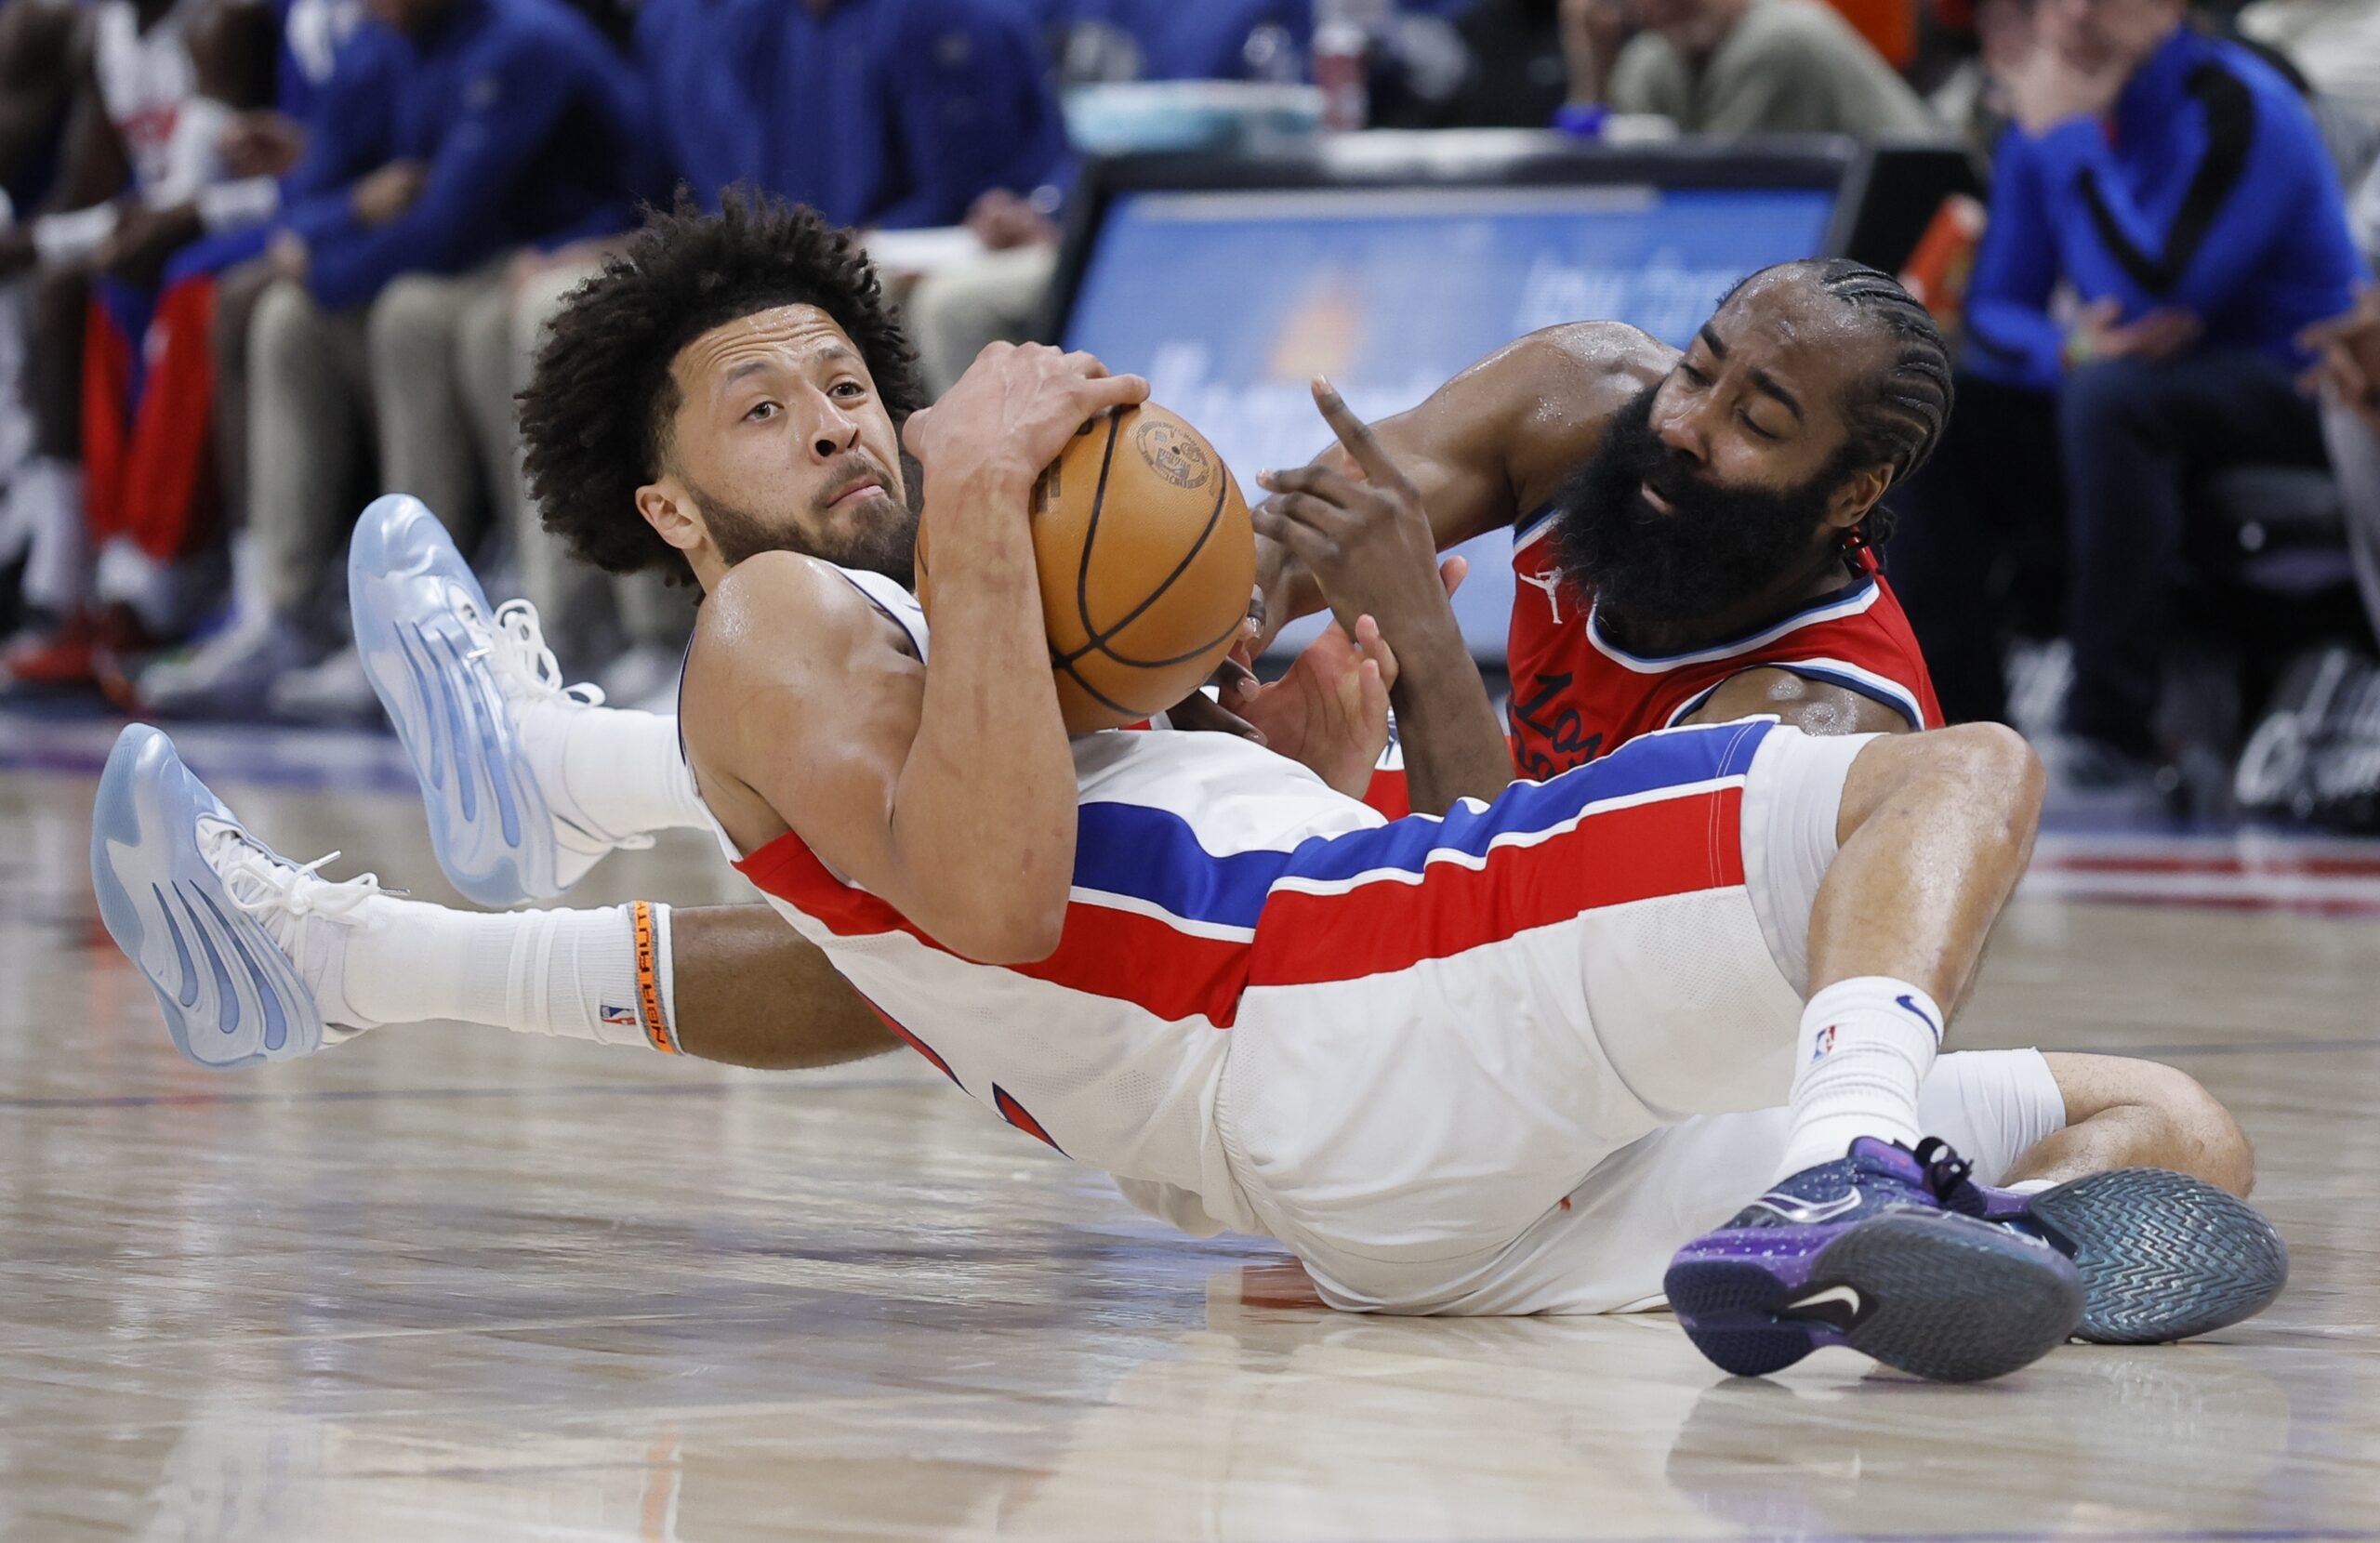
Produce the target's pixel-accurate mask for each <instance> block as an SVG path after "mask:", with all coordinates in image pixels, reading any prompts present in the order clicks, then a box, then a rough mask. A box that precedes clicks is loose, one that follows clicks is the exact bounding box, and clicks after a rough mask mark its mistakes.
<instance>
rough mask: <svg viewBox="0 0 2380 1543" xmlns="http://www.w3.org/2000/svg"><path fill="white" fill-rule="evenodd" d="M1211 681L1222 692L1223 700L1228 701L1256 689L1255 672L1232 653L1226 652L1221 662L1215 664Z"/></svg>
mask: <svg viewBox="0 0 2380 1543" xmlns="http://www.w3.org/2000/svg"><path fill="white" fill-rule="evenodd" d="M1211 683H1212V684H1213V686H1214V687H1215V689H1216V690H1217V691H1220V692H1223V700H1224V701H1226V702H1229V701H1231V700H1233V699H1234V698H1236V697H1241V696H1246V695H1248V694H1249V693H1250V692H1253V691H1255V690H1256V684H1257V682H1256V672H1255V671H1254V670H1252V669H1250V668H1249V667H1248V666H1247V665H1245V664H1243V663H1242V662H1241V661H1240V660H1239V659H1238V658H1236V656H1235V655H1234V654H1230V653H1226V654H1224V655H1223V663H1222V664H1220V665H1217V666H1215V673H1214V676H1213V677H1212V681H1211Z"/></svg>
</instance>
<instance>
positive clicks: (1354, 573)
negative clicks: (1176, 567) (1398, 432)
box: [1251, 376, 1448, 634]
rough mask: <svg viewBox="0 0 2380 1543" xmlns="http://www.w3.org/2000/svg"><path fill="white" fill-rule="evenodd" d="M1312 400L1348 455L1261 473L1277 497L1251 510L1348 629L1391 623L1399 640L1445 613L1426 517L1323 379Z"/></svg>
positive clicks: (1416, 495)
mask: <svg viewBox="0 0 2380 1543" xmlns="http://www.w3.org/2000/svg"><path fill="white" fill-rule="evenodd" d="M1314 401H1315V405H1316V406H1317V407H1319V408H1321V409H1322V416H1323V419H1324V421H1326V422H1328V423H1329V425H1330V429H1331V432H1332V433H1334V434H1336V435H1337V436H1338V437H1339V445H1340V449H1341V451H1342V456H1328V455H1327V456H1324V457H1323V458H1322V459H1321V461H1319V462H1318V463H1316V465H1312V466H1302V467H1299V468H1295V469H1294V470H1289V471H1263V472H1259V473H1258V474H1257V478H1256V481H1257V482H1258V484H1259V485H1260V486H1262V487H1263V488H1264V489H1265V491H1266V492H1268V493H1270V494H1271V495H1272V496H1271V497H1269V498H1267V499H1265V500H1264V502H1263V503H1262V504H1260V505H1258V506H1257V507H1256V508H1255V509H1254V510H1253V511H1251V512H1252V518H1253V520H1254V522H1255V526H1256V531H1257V534H1259V535H1263V536H1267V537H1270V538H1271V539H1272V540H1273V541H1275V542H1277V543H1278V544H1279V545H1280V546H1281V547H1285V548H1286V549H1287V550H1288V551H1289V554H1290V555H1291V556H1293V557H1295V558H1296V559H1297V560H1299V561H1300V562H1302V563H1303V564H1305V566H1306V568H1307V569H1308V570H1309V571H1310V572H1312V573H1313V574H1314V578H1315V582H1316V584H1318V585H1320V586H1321V587H1322V598H1323V600H1326V601H1327V602H1329V606H1330V613H1331V614H1332V615H1333V616H1335V617H1337V618H1338V621H1339V625H1340V626H1341V627H1342V629H1346V630H1349V631H1351V632H1352V630H1353V628H1354V626H1355V618H1356V617H1358V616H1362V615H1371V616H1375V617H1386V618H1388V622H1389V626H1390V629H1391V630H1392V631H1397V632H1399V633H1400V634H1401V631H1402V629H1403V628H1404V627H1406V626H1408V625H1411V624H1413V623H1414V622H1417V621H1419V620H1420V619H1421V618H1424V617H1429V616H1431V615H1433V614H1435V613H1437V612H1439V611H1443V610H1444V609H1445V608H1446V603H1447V593H1448V591H1447V590H1446V588H1445V587H1443V585H1442V584H1441V583H1440V581H1439V578H1438V545H1437V536H1436V534H1435V533H1434V532H1433V531H1432V530H1431V529H1430V516H1429V511H1428V510H1426V509H1425V508H1422V506H1421V493H1420V492H1419V490H1417V489H1416V488H1415V487H1414V486H1413V484H1412V482H1411V481H1408V479H1407V477H1406V476H1405V473H1404V472H1403V471H1402V470H1400V469H1399V468H1398V467H1397V465H1396V463H1395V461H1394V460H1392V459H1390V458H1389V455H1388V453H1387V452H1386V451H1385V450H1383V449H1382V448H1381V443H1380V442H1379V440H1377V439H1376V438H1374V437H1373V434H1372V431H1371V428H1370V426H1369V425H1368V424H1366V423H1365V422H1364V420H1363V419H1361V418H1359V417H1357V416H1356V415H1355V413H1354V412H1353V411H1351V410H1350V409H1349V408H1348V406H1347V403H1346V402H1345V401H1344V400H1342V398H1341V397H1340V395H1339V393H1338V391H1337V390H1336V389H1334V388H1332V386H1331V385H1330V383H1329V381H1327V380H1324V379H1322V378H1320V377H1319V376H1317V377H1316V380H1315V382H1314ZM1342 457H1343V458H1342ZM1332 461H1338V462H1339V464H1338V465H1336V466H1334V465H1332V464H1330V463H1331V462H1332Z"/></svg>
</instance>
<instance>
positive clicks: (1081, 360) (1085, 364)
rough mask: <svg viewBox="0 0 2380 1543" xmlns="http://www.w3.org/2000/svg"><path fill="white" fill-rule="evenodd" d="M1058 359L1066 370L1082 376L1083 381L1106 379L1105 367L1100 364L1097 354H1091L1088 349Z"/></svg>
mask: <svg viewBox="0 0 2380 1543" xmlns="http://www.w3.org/2000/svg"><path fill="white" fill-rule="evenodd" d="M1060 358H1061V360H1062V362H1063V363H1064V364H1065V366H1066V368H1067V369H1069V370H1072V371H1073V372H1074V373H1075V374H1077V375H1078V376H1082V377H1083V378H1084V379H1085V380H1103V379H1104V378H1106V376H1107V366H1106V365H1105V364H1104V363H1101V362H1100V358H1099V356H1098V355H1097V354H1095V353H1092V352H1091V351H1090V350H1088V349H1075V350H1074V351H1073V352H1071V353H1067V354H1064V355H1061V356H1060Z"/></svg>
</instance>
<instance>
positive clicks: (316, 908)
mask: <svg viewBox="0 0 2380 1543" xmlns="http://www.w3.org/2000/svg"><path fill="white" fill-rule="evenodd" d="M210 825H211V826H212V827H213V828H211V829H209V828H207V827H208V826H210ZM198 835H199V850H200V851H201V852H202V853H203V854H204V855H205V858H206V861H207V864H208V865H209V866H210V867H212V868H213V869H214V870H215V872H216V874H217V875H218V877H220V878H221V879H222V880H223V892H224V893H225V894H227V895H229V896H230V897H231V903H232V904H234V905H236V906H238V907H239V908H240V909H241V910H243V911H245V912H246V913H247V914H248V915H249V916H251V917H256V918H257V919H258V921H262V920H264V919H265V918H266V914H267V913H268V912H271V911H279V912H281V913H282V914H283V915H284V916H287V917H290V918H291V919H292V920H296V921H303V920H305V918H306V917H313V916H319V917H329V918H337V917H344V916H346V915H348V914H349V913H350V912H351V911H353V910H354V909H355V908H356V907H357V906H359V905H361V904H363V903H364V902H365V901H367V900H369V899H371V898H372V897H373V896H375V895H377V894H381V893H384V892H385V891H384V890H381V888H380V876H379V875H377V874H359V875H357V876H356V877H353V878H343V879H328V878H324V877H323V875H322V867H323V864H325V863H330V862H335V861H337V858H338V855H339V854H338V853H337V852H335V851H332V852H324V854H323V855H322V856H320V857H317V858H315V859H314V860H313V861H312V862H311V863H292V862H290V861H289V860H288V859H286V858H284V857H282V856H280V855H279V854H278V853H276V852H274V851H272V850H271V848H269V847H267V846H266V845H265V844H264V843H263V842H261V841H258V839H257V838H256V837H253V836H250V835H249V834H248V833H247V832H245V831H244V830H242V829H240V828H239V827H238V826H237V825H228V824H220V823H218V822H214V821H204V822H202V823H201V827H200V830H199V833H198ZM292 932H293V934H294V935H293V936H291V937H290V938H289V939H288V940H287V941H286V942H284V943H282V952H284V954H287V955H288V956H289V963H290V965H291V967H292V968H293V969H297V970H298V971H299V972H300V973H302V972H303V971H304V970H305V968H306V929H305V928H303V927H298V928H294V929H292ZM276 941H280V940H276Z"/></svg>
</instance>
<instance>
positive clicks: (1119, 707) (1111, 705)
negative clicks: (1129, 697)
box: [1050, 654, 1164, 718]
mask: <svg viewBox="0 0 2380 1543" xmlns="http://www.w3.org/2000/svg"><path fill="white" fill-rule="evenodd" d="M1050 662H1051V664H1053V665H1055V666H1057V667H1058V668H1059V669H1061V670H1063V671H1064V672H1065V677H1066V679H1069V680H1071V681H1073V682H1074V683H1075V684H1076V685H1078V686H1079V687H1081V688H1082V690H1083V692H1084V694H1085V695H1087V696H1089V697H1090V698H1091V700H1092V701H1094V702H1097V703H1098V704H1099V705H1100V706H1103V707H1105V708H1106V709H1107V710H1108V711H1110V712H1116V713H1123V714H1125V715H1126V716H1128V717H1131V718H1146V717H1148V716H1149V715H1148V713H1146V712H1144V711H1142V710H1141V709H1140V708H1138V707H1127V706H1124V704H1122V703H1121V702H1118V701H1117V700H1116V699H1115V698H1114V697H1112V696H1110V695H1108V694H1107V693H1106V692H1104V691H1101V690H1100V689H1099V688H1098V687H1097V686H1094V685H1092V684H1091V682H1090V681H1088V680H1086V679H1083V678H1082V672H1081V671H1080V670H1078V669H1076V668H1075V666H1074V662H1073V661H1072V660H1068V659H1060V658H1058V657H1057V656H1055V655H1054V654H1053V655H1051V660H1050ZM1156 710H1157V711H1159V712H1162V711H1163V710H1164V709H1163V708H1157V709H1156Z"/></svg>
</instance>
